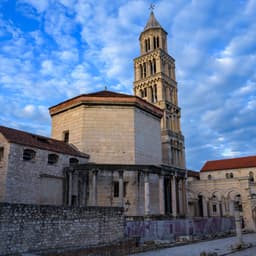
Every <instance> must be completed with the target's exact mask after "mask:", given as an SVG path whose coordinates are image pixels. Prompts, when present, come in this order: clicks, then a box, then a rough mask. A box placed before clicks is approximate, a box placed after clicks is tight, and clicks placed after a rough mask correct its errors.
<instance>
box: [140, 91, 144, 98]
mask: <svg viewBox="0 0 256 256" xmlns="http://www.w3.org/2000/svg"><path fill="white" fill-rule="evenodd" d="M140 97H141V98H143V97H144V95H143V90H142V89H140Z"/></svg>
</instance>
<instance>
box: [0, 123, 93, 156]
mask: <svg viewBox="0 0 256 256" xmlns="http://www.w3.org/2000/svg"><path fill="white" fill-rule="evenodd" d="M0 133H2V134H3V136H4V137H5V138H6V140H7V141H8V142H10V143H15V144H19V145H24V146H28V147H35V148H40V149H45V150H49V151H53V152H58V153H63V154H67V155H72V156H79V157H87V158H88V157H89V156H88V155H87V154H84V153H82V152H80V151H78V150H77V149H75V148H74V147H73V146H71V145H69V144H67V143H65V142H63V141H59V140H55V139H52V138H48V137H44V136H40V135H36V134H32V133H28V132H24V131H20V130H16V129H12V128H8V127H5V126H0Z"/></svg>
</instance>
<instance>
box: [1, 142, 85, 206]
mask: <svg viewBox="0 0 256 256" xmlns="http://www.w3.org/2000/svg"><path fill="white" fill-rule="evenodd" d="M24 149H33V150H34V151H35V152H36V156H35V158H34V159H32V160H30V161H24V160H23V151H24ZM49 153H54V152H50V151H47V150H42V149H38V148H33V147H25V146H21V145H17V144H10V149H9V154H8V156H7V157H8V168H7V171H6V178H5V184H3V185H4V187H5V196H4V198H3V199H2V201H3V202H8V203H25V204H50V205H61V204H62V203H63V200H62V196H63V191H62V187H63V168H64V167H67V166H69V159H70V158H71V157H73V156H69V155H65V154H61V153H56V154H57V155H58V156H59V159H58V162H57V163H56V164H53V165H49V164H48V154H49ZM76 158H77V159H78V160H79V161H80V163H86V162H87V161H88V160H87V159H86V158H80V157H76ZM1 175H2V174H1Z"/></svg>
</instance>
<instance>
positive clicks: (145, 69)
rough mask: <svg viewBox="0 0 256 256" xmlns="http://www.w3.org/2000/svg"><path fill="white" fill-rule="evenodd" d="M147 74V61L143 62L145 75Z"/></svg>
mask: <svg viewBox="0 0 256 256" xmlns="http://www.w3.org/2000/svg"><path fill="white" fill-rule="evenodd" d="M146 76H147V66H146V63H143V77H146Z"/></svg>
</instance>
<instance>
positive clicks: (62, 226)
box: [0, 203, 124, 255]
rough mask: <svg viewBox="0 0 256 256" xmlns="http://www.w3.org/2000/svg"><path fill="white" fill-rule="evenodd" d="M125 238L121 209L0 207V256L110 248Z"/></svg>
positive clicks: (8, 205)
mask: <svg viewBox="0 0 256 256" xmlns="http://www.w3.org/2000/svg"><path fill="white" fill-rule="evenodd" d="M123 238H124V215H123V210H122V208H119V207H115V208H114V207H64V206H63V207H62V206H61V207H59V206H38V205H22V204H6V203H0V255H5V254H15V253H22V252H42V251H51V250H52V251H62V250H63V251H64V250H74V249H79V248H86V247H91V246H102V245H108V244H111V243H113V242H116V241H120V240H122V239H123Z"/></svg>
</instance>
